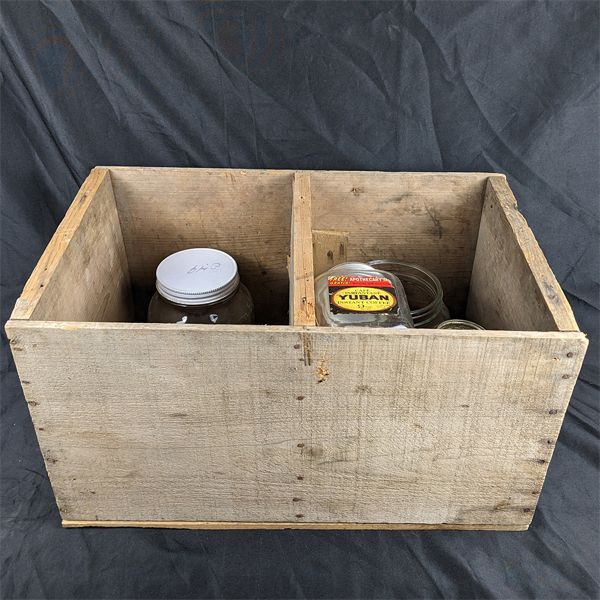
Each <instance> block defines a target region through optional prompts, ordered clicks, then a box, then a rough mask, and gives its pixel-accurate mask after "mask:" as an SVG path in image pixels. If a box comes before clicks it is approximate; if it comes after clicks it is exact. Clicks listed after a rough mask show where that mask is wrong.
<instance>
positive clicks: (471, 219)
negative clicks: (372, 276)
mask: <svg viewBox="0 0 600 600" xmlns="http://www.w3.org/2000/svg"><path fill="white" fill-rule="evenodd" d="M488 176H489V175H488V174H485V173H380V172H364V171H356V172H343V171H338V172H335V171H314V172H313V173H312V191H313V228H314V229H341V230H344V231H348V233H349V243H348V260H362V261H364V260H371V259H375V258H396V259H398V260H404V261H406V262H410V263H417V264H420V265H423V266H424V267H426V268H428V269H429V270H430V271H432V272H433V273H434V274H435V275H437V276H438V278H439V279H440V281H441V282H442V286H443V287H444V298H445V300H446V303H447V304H448V307H449V309H450V311H451V313H452V314H453V315H454V316H461V315H463V314H464V310H465V306H466V300H467V292H468V288H469V280H470V278H471V268H472V265H473V257H474V256H475V246H476V243H477V233H478V230H479V219H480V215H481V207H482V203H483V192H484V187H485V182H486V179H487V177H488Z"/></svg>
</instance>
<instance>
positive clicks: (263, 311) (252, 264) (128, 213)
mask: <svg viewBox="0 0 600 600" xmlns="http://www.w3.org/2000/svg"><path fill="white" fill-rule="evenodd" d="M110 173H111V178H112V182H113V187H114V190H115V197H116V201H117V206H118V208H119V214H120V217H121V223H122V226H123V238H124V241H125V248H126V251H127V256H128V258H129V268H130V272H131V279H132V282H133V285H134V286H135V287H136V289H141V290H144V289H146V290H153V289H154V281H155V272H156V267H157V266H158V264H159V263H160V261H161V260H162V259H163V258H165V257H166V256H168V255H169V254H172V253H173V252H177V251H179V250H184V249H186V248H194V247H212V248H218V249H219V250H223V251H225V252H228V253H229V254H231V255H232V256H233V257H234V258H235V260H236V261H237V263H238V266H239V269H240V276H241V278H242V281H243V282H244V283H245V284H246V286H247V287H248V289H249V290H250V293H251V294H252V297H253V299H254V304H255V308H256V318H257V322H259V323H279V324H285V323H287V322H288V287H289V284H288V272H287V257H288V255H289V253H290V233H291V226H290V223H291V207H292V179H293V174H292V172H290V171H258V170H243V169H176V168H150V167H145V168H141V167H140V168H135V167H110Z"/></svg>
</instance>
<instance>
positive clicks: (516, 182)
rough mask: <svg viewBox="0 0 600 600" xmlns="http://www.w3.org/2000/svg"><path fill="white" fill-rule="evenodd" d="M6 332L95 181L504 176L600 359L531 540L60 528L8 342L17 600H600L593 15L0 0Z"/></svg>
mask: <svg viewBox="0 0 600 600" xmlns="http://www.w3.org/2000/svg"><path fill="white" fill-rule="evenodd" d="M1 10H2V106H1V109H2V112H1V114H2V121H1V134H2V148H1V168H2V173H1V175H2V177H1V179H2V321H3V322H4V321H5V320H6V319H7V318H8V316H9V314H10V310H11V308H12V305H13V303H14V301H15V299H16V298H17V296H18V294H19V292H20V290H21V288H22V286H23V284H24V282H25V280H26V278H27V276H28V275H29V273H30V272H31V270H32V268H33V266H34V265H35V263H36V261H37V259H38V258H39V256H40V254H41V252H42V250H43V249H44V247H45V245H46V244H47V242H48V240H49V239H50V237H51V235H52V233H53V232H54V230H55V228H56V226H57V224H58V223H59V221H60V219H61V218H62V216H63V214H64V212H65V210H66V208H67V206H68V205H69V203H70V201H71V200H72V198H73V196H74V194H75V192H76V190H77V189H78V187H79V185H80V184H81V182H82V181H83V179H84V178H85V176H86V174H87V173H88V171H89V169H90V168H91V167H92V166H94V165H110V164H123V165H178V166H214V167H248V168H251V167H270V168H277V167H282V168H299V169H378V170H434V171H442V170H444V171H445V170H448V171H499V172H503V173H506V174H507V175H508V177H509V180H510V184H511V185H512V187H513V189H514V191H515V193H516V195H517V198H518V200H519V203H520V207H521V210H522V212H523V213H524V214H525V216H526V218H527V219H528V221H529V223H530V225H531V227H532V228H533V230H534V232H535V234H536V236H537V239H538V240H539V242H540V244H541V246H542V248H543V250H544V252H545V253H546V256H547V257H548V261H549V262H550V264H551V266H552V268H553V269H554V272H555V273H556V275H557V277H558V280H559V281H560V283H561V285H562V286H563V288H564V290H565V292H566V294H567V296H568V298H569V300H570V301H571V303H572V306H573V308H574V310H575V313H576V316H577V319H578V321H579V324H580V326H581V328H582V330H584V331H586V332H587V333H588V334H589V337H590V349H589V352H588V356H587V359H586V362H585V365H584V367H583V371H582V374H581V378H580V381H579V382H578V384H577V387H576V390H575V394H574V396H573V399H572V402H571V406H570V408H569V411H568V414H567V417H566V420H565V424H564V427H563V430H562V433H561V435H560V439H559V442H558V445H557V448H556V452H555V455H554V459H553V461H552V464H551V465H550V470H549V473H548V478H547V480H546V484H545V486H544V490H543V493H542V495H541V498H540V504H539V508H538V510H537V512H536V515H535V518H534V521H533V526H532V527H531V529H530V530H529V531H528V532H523V533H494V532H481V533H479V532H465V533H461V532H316V531H305V532H302V531H296V532H294V531H280V532H189V531H150V530H148V531H143V530H61V528H60V523H59V516H58V512H57V509H56V506H55V503H54V499H53V495H52V491H51V488H50V485H49V483H48V479H47V476H46V472H45V469H44V465H43V462H42V458H41V455H40V451H39V448H38V445H37V442H36V438H35V435H34V431H33V428H32V425H31V421H30V418H29V414H28V411H27V406H26V403H25V401H24V400H23V396H22V393H21V388H20V385H19V381H18V378H17V375H16V373H15V369H14V364H13V362H12V359H11V358H10V355H9V352H8V351H7V347H6V338H5V336H4V335H3V337H2V342H3V346H2V403H1V418H2V424H1V449H2V454H1V476H2V479H1V483H0V485H1V494H2V497H1V517H2V525H1V530H0V535H1V538H0V541H1V549H0V551H1V592H2V597H3V598H203V597H217V598H220V597H222V598H267V597H270V598H276V597H278V598H283V597H335V598H342V597H343V598H350V597H365V598H367V597H368V598H373V597H381V598H392V597H395V598H438V597H446V598H492V597H493V598H597V597H598V595H599V587H598V584H599V581H600V574H599V566H598V565H599V564H600V562H599V558H600V557H599V552H598V550H599V529H600V520H599V517H600V515H599V508H598V507H599V501H600V498H599V478H598V400H599V398H598V380H599V373H598V347H599V345H598V330H599V328H598V309H599V304H600V302H599V281H600V277H599V260H598V254H599V248H598V233H599V229H600V227H599V221H598V212H599V211H598V203H599V191H600V187H599V171H598V159H599V146H598V143H599V142H598V140H599V120H598V114H599V111H598V81H599V77H598V71H599V69H598V67H599V60H598V47H599V44H598V35H599V27H598V23H599V4H598V3H596V2H549V3H541V2H539V3H521V2H487V3H478V2H466V3H462V2H408V3H379V2H352V3H337V2H317V3H304V2H292V3H287V2H276V3H268V2H253V3H244V4H241V3H236V2H226V3H214V4H211V3H195V2H164V3H153V2H131V1H130V2H69V1H62V2H49V1H48V2H41V3H39V2H2V4H1Z"/></svg>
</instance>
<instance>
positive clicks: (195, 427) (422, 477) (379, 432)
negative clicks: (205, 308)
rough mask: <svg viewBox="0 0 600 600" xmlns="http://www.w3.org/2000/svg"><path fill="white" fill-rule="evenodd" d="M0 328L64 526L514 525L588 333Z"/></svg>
mask: <svg viewBox="0 0 600 600" xmlns="http://www.w3.org/2000/svg"><path fill="white" fill-rule="evenodd" d="M7 332H8V334H9V337H10V340H11V348H12V350H13V353H14V356H15V361H16V364H17V369H18V372H19V376H20V378H21V381H22V384H23V389H24V391H25V396H26V399H27V401H28V404H29V407H30V411H31V415H32V418H33V422H34V425H35V429H36V432H37V435H38V437H39V441H40V446H41V448H42V452H43V455H44V458H45V461H46V465H47V468H48V473H49V475H50V479H51V481H52V484H53V488H54V490H55V493H56V496H57V502H58V505H59V507H60V510H61V515H62V517H63V518H64V519H65V520H67V521H104V520H106V521H243V522H262V521H269V522H272V521H278V522H284V523H305V522H308V523H331V522H350V523H386V524H388V523H404V524H414V523H421V524H430V525H439V524H448V525H473V526H477V527H480V526H481V525H489V526H493V527H494V528H498V527H500V528H501V527H503V526H506V527H507V528H516V527H523V528H524V527H526V526H527V524H528V523H529V522H530V520H531V517H532V515H533V511H534V508H535V505H536V502H537V498H538V495H539V493H540V490H541V486H542V484H543V480H544V476H545V473H546V469H547V466H548V462H549V460H550V458H551V455H552V451H553V448H554V444H555V441H556V438H557V435H558V432H559V429H560V426H561V422H562V418H563V415H564V412H565V410H566V407H567V404H568V401H569V397H570V394H571V391H572V388H573V385H574V382H575V379H576V377H577V373H578V372H579V368H580V366H581V361H582V359H583V355H584V353H585V348H586V346H587V340H586V339H585V337H584V336H583V334H581V333H535V332H532V333H522V332H516V333H511V332H486V331H477V332H472V331H469V332H461V331H435V330H431V331H421V330H408V331H406V332H402V333H398V332H391V333H390V332H386V331H385V330H384V331H380V330H371V331H368V332H367V331H360V332H357V331H356V330H350V329H349V328H348V329H343V328H342V329H339V330H332V329H329V328H317V327H315V328H311V329H304V328H297V327H260V326H245V327H244V326H239V327H238V326H199V325H193V326H186V327H183V328H182V327H178V326H176V325H155V324H117V323H115V324H91V323H90V324H88V323H79V324H78V323H39V322H27V321H10V322H9V323H8V324H7ZM65 365H68V372H69V374H70V376H69V377H65V376H64V369H65ZM232 365H235V373H234V372H233V371H232ZM398 365H401V368H398Z"/></svg>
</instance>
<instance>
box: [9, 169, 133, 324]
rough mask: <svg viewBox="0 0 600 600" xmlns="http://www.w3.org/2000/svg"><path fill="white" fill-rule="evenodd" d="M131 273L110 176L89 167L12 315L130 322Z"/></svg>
mask: <svg viewBox="0 0 600 600" xmlns="http://www.w3.org/2000/svg"><path fill="white" fill-rule="evenodd" d="M130 289H131V288H130V282H129V271H128V265H127V257H126V256H125V250H124V246H123V237H122V235H121V227H120V225H119V218H118V215H117V209H116V206H115V200H114V196H113V191H112V186H111V182H110V176H109V174H108V171H107V170H106V169H93V170H92V172H91V173H90V175H89V176H88V178H87V179H86V180H85V182H84V183H83V185H82V186H81V189H80V190H79V192H78V194H77V196H76V197H75V200H74V201H73V203H72V204H71V206H70V208H69V210H68V211H67V213H66V215H65V217H64V219H63V221H62V222H61V224H60V225H59V227H58V229H57V230H56V233H55V234H54V236H53V237H52V239H51V240H50V243H49V244H48V246H47V247H46V250H45V251H44V253H43V255H42V257H41V258H40V260H39V262H38V264H37V266H36V268H35V270H34V271H33V273H32V274H31V277H30V278H29V280H28V281H27V283H26V284H25V288H24V289H23V292H22V293H21V296H20V298H19V299H18V301H17V304H16V306H15V308H14V310H13V313H12V316H11V318H12V319H36V320H40V321H43V320H54V321H60V320H65V319H67V320H69V321H128V320H130V319H131V315H132V304H131V293H130Z"/></svg>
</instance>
